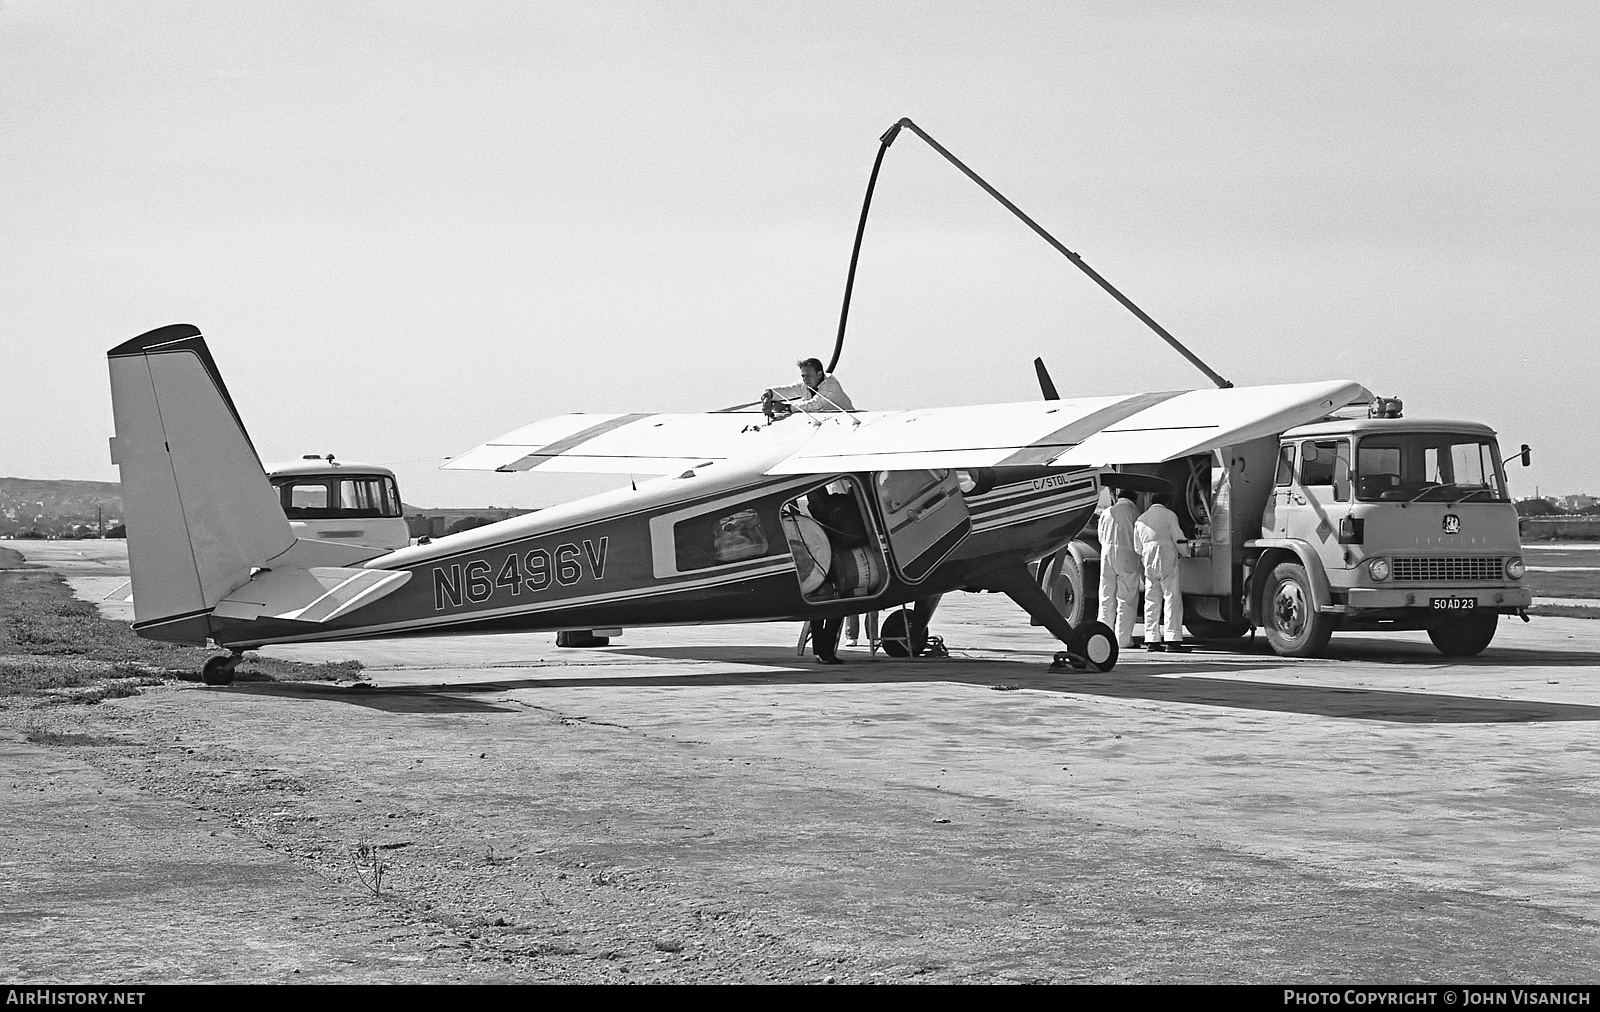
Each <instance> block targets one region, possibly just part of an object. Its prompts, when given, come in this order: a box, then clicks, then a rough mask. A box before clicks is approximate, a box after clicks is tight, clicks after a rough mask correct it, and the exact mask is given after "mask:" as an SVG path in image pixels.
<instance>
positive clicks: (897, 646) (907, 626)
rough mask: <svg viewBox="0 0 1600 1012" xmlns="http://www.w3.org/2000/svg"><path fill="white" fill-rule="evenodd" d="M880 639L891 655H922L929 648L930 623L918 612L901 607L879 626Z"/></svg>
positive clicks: (884, 649)
mask: <svg viewBox="0 0 1600 1012" xmlns="http://www.w3.org/2000/svg"><path fill="white" fill-rule="evenodd" d="M878 641H879V642H880V643H882V644H883V652H884V653H886V654H888V655H889V656H890V657H921V656H922V654H923V651H925V650H927V649H928V625H927V623H926V622H925V621H923V619H922V618H921V617H920V616H918V615H917V613H916V612H914V611H909V610H907V609H905V608H899V609H896V610H895V611H891V612H890V613H889V614H888V615H887V616H885V617H884V619H883V622H882V624H880V625H879V626H878Z"/></svg>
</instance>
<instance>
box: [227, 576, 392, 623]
mask: <svg viewBox="0 0 1600 1012" xmlns="http://www.w3.org/2000/svg"><path fill="white" fill-rule="evenodd" d="M409 579H411V573H410V572H399V571H395V570H390V569H343V568H340V567H336V566H315V567H312V568H311V569H288V570H269V569H264V570H262V571H261V572H259V573H257V574H256V575H255V576H254V577H252V578H251V580H250V582H249V583H247V584H245V585H244V586H243V587H240V588H239V589H238V590H236V591H234V592H233V593H231V594H229V595H228V596H227V597H225V598H223V599H222V600H221V601H220V602H219V603H218V604H217V606H216V608H215V609H213V610H212V612H211V614H212V615H213V616H215V617H217V618H232V619H243V620H245V621H251V620H254V619H259V618H278V619H287V620H289V621H293V622H328V621H331V620H333V619H335V618H338V617H339V616H340V615H344V614H347V613H349V612H352V611H355V610H356V609H357V608H361V607H363V606H365V605H368V604H371V603H372V602H373V601H376V600H378V599H379V598H381V597H385V596H387V595H389V594H392V593H394V592H395V591H397V590H399V589H400V588H401V587H402V586H404V585H405V583H406V581H407V580H409Z"/></svg>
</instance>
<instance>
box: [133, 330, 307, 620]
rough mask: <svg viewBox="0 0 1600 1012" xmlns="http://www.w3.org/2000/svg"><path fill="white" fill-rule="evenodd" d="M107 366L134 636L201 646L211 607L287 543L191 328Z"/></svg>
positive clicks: (288, 535)
mask: <svg viewBox="0 0 1600 1012" xmlns="http://www.w3.org/2000/svg"><path fill="white" fill-rule="evenodd" d="M106 357H107V359H108V363H109V367H110V371H111V404H112V413H113V415H114V417H115V421H116V430H117V434H116V435H115V436H113V437H112V440H111V459H112V462H113V463H115V464H116V465H118V467H119V468H120V470H121V473H122V501H123V513H124V519H125V523H126V526H127V529H128V569H129V575H130V576H131V577H132V578H133V607H134V624H133V627H134V630H135V631H136V632H138V633H139V635H141V636H145V637H148V638H151V639H161V640H170V641H172V642H177V643H193V644H197V645H204V643H205V641H206V640H207V638H208V637H209V635H210V632H211V626H210V621H209V615H210V612H211V609H212V608H214V607H215V606H216V604H217V602H219V601H221V600H222V599H223V598H224V597H226V596H227V595H228V594H230V593H231V592H233V591H234V590H236V589H237V588H239V587H241V586H243V585H244V584H245V583H247V582H249V580H250V576H251V572H252V570H254V569H255V568H257V567H259V566H262V565H264V564H265V563H266V561H267V560H269V559H271V558H272V557H274V556H276V555H279V554H281V553H283V552H284V551H286V550H288V549H289V548H290V547H291V546H292V545H293V544H294V540H295V539H294V535H293V533H292V532H291V531H290V529H289V521H288V520H287V518H285V517H284V515H283V509H282V507H281V506H280V505H279V503H278V499H277V495H276V493H275V491H274V489H273V488H272V484H271V482H269V481H268V480H267V475H266V471H265V470H264V469H263V468H262V466H261V458H260V457H259V456H258V455H257V453H256V450H255V446H254V445H253V444H252V443H251V442H250V437H249V435H248V434H247V433H246V432H245V428H244V423H243V422H242V421H241V420H240V418H239V413H238V411H237V410H235V408H234V405H233V398H232V397H230V396H229V395H228V388H227V387H226V386H225V385H224V384H223V382H222V375H221V373H220V372H218V371H217V367H216V363H215V362H214V361H213V360H212V358H211V352H210V350H209V349H208V348H207V347H206V343H205V338H204V337H202V336H201V334H200V331H199V330H198V329H197V328H195V327H193V326H191V325H189V324H182V323H180V324H173V325H172V326H168V327H161V328H159V329H157V330H152V331H149V332H148V333H145V334H141V335H139V336H138V337H136V338H134V339H133V340H131V341H127V342H125V343H123V344H120V345H118V346H117V347H115V348H113V349H111V350H110V351H109V352H107V356H106Z"/></svg>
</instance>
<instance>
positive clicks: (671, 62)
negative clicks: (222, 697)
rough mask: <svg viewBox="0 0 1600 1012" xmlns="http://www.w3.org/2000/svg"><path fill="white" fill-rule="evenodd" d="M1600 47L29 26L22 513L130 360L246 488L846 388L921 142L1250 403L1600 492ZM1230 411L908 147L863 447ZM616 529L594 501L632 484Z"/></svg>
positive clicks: (214, 6)
mask: <svg viewBox="0 0 1600 1012" xmlns="http://www.w3.org/2000/svg"><path fill="white" fill-rule="evenodd" d="M1597 98H1600V5H1596V4H1593V3H1590V2H1574V3H1515V2H1497V3H1473V2H1461V0H1452V2H1441V3H1418V2H1406V3H1398V4H1397V3H1394V2H1392V0H1385V2H1375V3H1356V2H1347V0H1341V2H1338V3H1328V4H1320V5H1316V4H1289V3H1269V2H1262V3H1200V2H1193V0H1191V2H1183V3H1160V2H1143V3H1128V2H1126V0H1118V2H1104V3H1100V2H1086V3H1066V2H1038V3H989V4H966V3H944V4H941V3H906V4H899V3H870V2H868V3H863V2H860V0H855V2H849V3H838V4H834V3H793V2H791V3H776V2H774V3H760V2H749V3H689V2H683V0H673V2H670V3H603V2H583V3H537V4H530V3H471V2H461V0H452V2H450V3H438V2H428V3H421V2H417V3H360V2H350V0H346V2H341V3H336V4H335V3H326V2H304V3H296V2H288V0H273V2H270V3H268V2H261V3H249V2H234V3H225V4H219V3H210V2H205V3H158V2H140V3H122V2H118V3H95V2H85V0H76V2H70V3H68V2H63V0H52V2H33V0H0V173H3V175H0V236H3V237H4V240H5V241H4V245H3V247H0V257H3V258H4V268H5V269H4V270H3V271H0V326H3V327H4V331H3V334H0V475H14V476H20V477H34V478H91V479H102V480H114V479H115V478H116V477H117V472H116V469H115V468H114V467H113V466H112V465H111V463H110V460H109V457H108V453H107V447H106V439H107V437H108V436H109V435H111V432H112V423H111V408H110V400H109V391H108V385H107V381H106V366H105V351H106V350H107V349H109V348H110V347H112V346H114V345H116V344H118V343H120V342H122V341H124V340H127V339H128V338H130V337H133V336H134V335H136V334H139V333H141V332H143V331H145V330H148V329H150V328H153V327H157V326H161V325H164V324H169V323H179V322H183V323H193V324H195V325H196V326H198V327H199V328H200V329H201V330H202V331H203V332H204V333H205V335H206V338H207V341H208V342H209V343H210V345H211V349H212V352H213V354H214V355H215V357H216V360H217V362H218V364H219V365H220V367H221V368H222V370H223V373H224V376H225V378H226V380H227V382H228V385H229V387H230V390H231V392H232V394H233V398H234V400H235V402H236V403H237V405H238V407H239V410H240V412H241V413H242V414H243V416H244V419H245V422H246V424H247V426H248V427H249V429H250V432H251V435H252V437H253V439H254V441H255V444H256V446H257V448H258V449H259V450H260V451H261V452H262V454H263V455H264V456H265V457H267V458H268V460H269V461H270V460H273V459H283V458H289V457H295V456H298V455H300V454H302V453H327V452H332V453H335V454H338V455H339V456H340V457H342V458H347V459H357V460H366V461H373V462H379V463H387V464H389V465H391V466H393V467H395V469H396V470H397V472H398V473H399V475H400V480H401V486H402V490H403V492H404V495H405V498H406V500H407V501H408V502H412V503H416V504H419V505H436V506H458V505H487V504H498V505H503V506H510V505H522V506H533V505H542V504H546V503H549V502H551V501H556V500H559V499H561V498H564V497H566V496H567V495H569V494H570V493H571V492H572V491H573V490H574V489H575V488H576V487H578V486H577V485H575V484H574V483H573V482H572V481H571V480H564V479H561V478H552V477H543V476H534V475H527V474H523V475H496V474H487V475H478V474H471V473H463V472H441V471H438V470H437V469H436V468H437V465H438V464H439V463H441V462H442V461H443V460H444V459H445V458H446V457H448V456H451V455H453V454H458V453H461V452H463V451H465V450H468V449H470V448H472V447H473V446H475V445H477V444H478V443H481V442H483V441H484V440H486V439H488V438H490V437H492V436H495V435H498V434H500V433H501V432H504V431H506V430H509V429H511V428H514V427H516V426H519V425H522V424H525V423H527V422H530V421H534V420H537V419H539V418H543V417H547V416H549V415H553V414H559V413H563V412H568V411H697V410H705V409H712V408H717V407H722V406H726V405H729V404H733V403H737V402H740V401H747V400H750V399H752V398H753V397H755V396H756V395H758V394H759V392H760V390H761V389H762V388H763V387H765V386H768V385H771V384H773V383H776V382H792V380H793V373H794V369H793V362H794V360H795V359H796V358H797V357H801V356H807V355H815V356H817V357H819V358H822V359H824V360H826V359H827V357H828V355H829V353H830V351H831V349H832V344H833V337H834V331H835V329H836V327H837V321H838V313H839V302H840V298H841V296H842V293H843V287H844V280H845V272H846V268H847V267H848V264H849V255H850V244H851V241H852V239H853V236H854V230H855V225H856V219H857V216H858V214H859V212H860V202H861V197H862V193H863V190H864V188H865V185H866V180H867V175H868V172H869V170H870V168H871V165H872V158H873V156H874V154H875V153H876V151H877V146H878V136H879V135H880V134H881V133H882V132H883V131H884V130H885V129H886V128H887V127H888V126H889V125H890V124H891V123H893V122H894V121H895V120H897V119H898V118H899V117H901V116H909V117H911V118H912V119H913V120H915V121H916V122H917V123H918V124H919V125H920V126H922V127H923V128H924V129H925V130H927V131H928V132H929V133H931V134H932V135H933V136H934V137H935V138H936V139H938V140H939V141H940V142H941V143H943V144H944V145H945V146H946V147H948V148H950V149H951V150H952V151H953V152H954V153H955V154H956V155H957V156H959V157H961V158H962V159H964V160H965V161H966V162H967V163H968V164H970V165H971V166H972V167H973V168H974V169H975V170H977V171H978V172H980V173H982V174H984V175H985V176H986V177H987V178H988V179H989V180H990V181H991V182H992V183H993V184H994V185H996V186H997V187H998V188H999V189H1000V190H1001V191H1002V192H1004V193H1006V194H1007V195H1008V196H1009V197H1010V198H1011V199H1012V200H1014V201H1015V202H1016V203H1017V204H1019V205H1020V206H1022V207H1023V208H1024V209H1025V210H1027V211H1028V212H1029V213H1030V214H1031V215H1032V216H1033V217H1034V218H1035V219H1037V220H1038V221H1039V222H1040V223H1041V224H1042V225H1043V226H1044V227H1046V228H1047V229H1050V230H1051V231H1052V232H1054V233H1055V234H1056V236H1057V237H1058V238H1060V239H1061V240H1062V241H1063V242H1064V243H1066V245H1067V246H1069V247H1070V248H1072V249H1073V250H1075V251H1077V252H1078V253H1080V254H1081V255H1082V256H1083V257H1084V258H1085V260H1086V261H1087V262H1088V263H1089V264H1090V265H1092V266H1094V267H1095V268H1096V269H1098V270H1099V271H1100V272H1101V273H1102V274H1104V275H1105V276H1106V277H1107V278H1108V279H1109V280H1110V281H1111V282H1112V283H1113V284H1115V285H1117V286H1118V287H1120V288H1121V289H1122V290H1123V291H1124V292H1126V293H1127V294H1128V295H1129V296H1130V297H1131V298H1132V299H1133V300H1134V301H1136V302H1138V303H1139V304H1141V305H1142V306H1143V307H1144V308H1145V309H1146V310H1147V311H1148V312H1149V313H1150V314H1151V315H1152V316H1154V317H1155V318H1156V319H1157V320H1158V321H1160V322H1161V323H1162V324H1163V325H1164V326H1165V327H1166V328H1167V329H1168V330H1170V331H1171V332H1172V333H1173V334H1175V335H1176V336H1177V337H1178V338H1179V339H1180V340H1182V341H1184V342H1185V343H1187V344H1188V345H1189V346H1190V347H1191V348H1192V349H1193V350H1194V351H1195V352H1196V353H1197V354H1198V355H1199V356H1200V357H1201V358H1203V359H1205V360H1206V361H1207V362H1208V363H1209V364H1211V365H1212V366H1213V367H1214V368H1215V369H1216V370H1217V371H1218V372H1220V373H1222V374H1223V375H1224V376H1227V377H1228V378H1230V379H1232V380H1234V382H1236V383H1239V384H1247V383H1278V382H1299V381H1309V380H1317V379H1339V378H1350V379H1354V380H1357V381H1359V382H1361V383H1364V384H1366V385H1367V386H1368V387H1370V388H1372V389H1374V390H1376V391H1379V392H1381V393H1384V394H1389V395H1398V396H1401V397H1403V398H1404V399H1405V401H1406V405H1407V413H1408V414H1411V415H1416V416H1423V415H1426V416H1458V417H1467V418H1475V419H1480V420H1483V421H1486V422H1488V423H1489V424H1490V425H1492V426H1494V427H1495V428H1496V429H1497V430H1498V431H1499V432H1500V434H1501V442H1502V444H1503V445H1505V446H1506V447H1507V448H1508V452H1510V450H1511V449H1513V448H1515V447H1516V446H1518V445H1520V444H1521V443H1524V442H1526V443H1531V444H1532V445H1533V447H1534V461H1535V463H1534V466H1533V467H1532V468H1529V469H1526V470H1524V469H1522V468H1520V467H1512V468H1510V472H1511V482H1512V488H1513V492H1514V493H1515V494H1516V495H1519V496H1521V495H1527V494H1532V493H1533V491H1534V489H1535V485H1536V484H1537V486H1538V487H1539V489H1540V491H1542V492H1545V493H1550V492H1577V491H1589V492H1591V493H1593V492H1600V468H1597V466H1596V463H1595V459H1596V454H1595V448H1594V444H1595V436H1596V435H1597V434H1600V404H1597V403H1596V397H1595V393H1596V390H1597V387H1600V382H1597V376H1600V351H1597V348H1596V342H1595V341H1594V332H1595V329H1596V320H1597V318H1600V271H1597V267H1600V262H1597V261H1600V256H1597V241H1596V240H1597V236H1600V101H1597ZM1035 355H1043V356H1044V357H1045V359H1046V361H1047V362H1048V363H1049V364H1050V367H1051V370H1052V372H1053V373H1054V374H1055V379H1056V383H1057V385H1058V386H1059V387H1060V388H1061V390H1062V393H1063V394H1064V395H1066V396H1071V395H1075V394H1084V395H1087V394H1105V393H1118V392H1132V391H1139V390H1150V389H1183V388H1191V387H1200V386H1205V385H1207V381H1206V379H1205V377H1204V376H1203V375H1201V374H1200V373H1199V372H1198V371H1196V370H1195V369H1194V368H1193V367H1192V366H1190V365H1189V364H1187V363H1186V362H1184V361H1183V360H1182V359H1181V358H1180V357H1179V356H1178V355H1177V354H1175V353H1174V352H1172V351H1170V350H1169V349H1168V348H1167V347H1166V346H1165V345H1163V344H1162V343H1161V342H1160V341H1159V339H1158V338H1156V337H1155V336H1154V335H1153V334H1151V333H1150V332H1149V331H1147V330H1145V329H1144V327H1143V325H1142V324H1140V323H1138V321H1137V320H1135V319H1134V318H1133V317H1131V316H1130V315H1129V314H1128V313H1127V312H1126V311H1125V310H1123V309H1122V308H1121V307H1120V306H1118V305H1117V304H1116V303H1115V302H1113V301H1112V300H1111V298H1110V297H1109V296H1107V295H1106V294H1104V293H1103V292H1101V291H1100V290H1099V289H1098V288H1096V287H1095V286H1094V285H1093V284H1092V283H1091V282H1090V281H1089V280H1088V279H1087V278H1085V277H1083V276H1082V275H1081V274H1079V273H1078V272H1077V271H1076V270H1075V269H1073V268H1072V266H1071V265H1070V264H1068V263H1067V262H1066V261H1065V260H1064V259H1062V258H1061V257H1060V256H1059V255H1058V254H1056V253H1055V252H1054V251H1052V250H1051V249H1050V248H1049V247H1048V246H1046V245H1045V244H1044V243H1043V242H1042V241H1040V240H1039V239H1038V238H1037V237H1036V236H1034V235H1033V234H1032V233H1030V232H1029V231H1027V229H1026V228H1025V227H1024V226H1022V225H1021V224H1020V223H1019V222H1017V221H1016V220H1015V219H1013V218H1012V217H1010V215H1008V214H1007V213H1006V212H1005V211H1004V210H1003V209H1001V208H1000V207H999V206H998V205H997V204H995V203H994V202H993V201H991V200H990V199H989V198H988V197H987V196H985V195H984V194H982V193H981V192H980V191H979V190H978V189H977V188H976V187H974V186H973V185H972V184H971V183H970V182H969V181H967V180H966V179H965V178H964V177H962V176H960V175H959V174H958V173H957V172H956V171H955V170H954V169H953V168H951V167H950V166H948V165H947V164H946V163H944V162H943V161H942V160H940V159H939V158H938V156H937V155H935V154H934V153H933V152H932V151H931V150H929V149H928V148H927V147H926V146H924V145H923V144H922V143H921V142H920V141H918V140H917V139H916V138H914V137H912V136H910V135H909V134H902V136H901V138H900V139H899V140H898V141H896V143H895V145H894V146H893V148H891V150H890V152H889V154H888V157H887V159H886V160H885V163H884V168H883V173H882V176H881V178H880V180H879V184H878V191H877V196H876V199H875V201H874V204H873V211H872V218H871V221H870V223H869V226H868V230H867V237H866V242H865V246H864V249H863V253H862V258H861V266H860V272H859V275H858V278H857V283H856V296H855V303H854V306H853V309H852V312H851V326H850V333H849V337H848V340H847V343H846V346H845V350H844V355H843V358H842V360H841V362H840V368H839V376H840V379H841V380H842V381H843V383H844V386H845V388H846V390H848V391H849V392H850V394H851V396H852V397H854V398H855V401H856V403H857V404H858V405H860V406H864V407H870V408H902V407H912V406H919V405H949V404H964V403H979V402H993V401H1010V400H1026V399H1032V398H1035V397H1037V396H1038V389H1037V387H1036V385H1035V382H1034V376H1033V369H1032V366H1031V360H1032V358H1033V357H1034V356H1035ZM596 487H598V486H596Z"/></svg>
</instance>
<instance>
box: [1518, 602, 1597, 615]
mask: <svg viewBox="0 0 1600 1012" xmlns="http://www.w3.org/2000/svg"><path fill="white" fill-rule="evenodd" d="M1528 614H1529V615H1549V616H1551V617H1553V618H1600V608H1595V607H1593V606H1591V605H1586V604H1536V605H1534V606H1533V607H1531V608H1529V609H1528Z"/></svg>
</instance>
